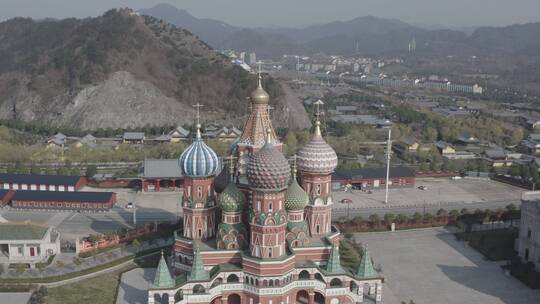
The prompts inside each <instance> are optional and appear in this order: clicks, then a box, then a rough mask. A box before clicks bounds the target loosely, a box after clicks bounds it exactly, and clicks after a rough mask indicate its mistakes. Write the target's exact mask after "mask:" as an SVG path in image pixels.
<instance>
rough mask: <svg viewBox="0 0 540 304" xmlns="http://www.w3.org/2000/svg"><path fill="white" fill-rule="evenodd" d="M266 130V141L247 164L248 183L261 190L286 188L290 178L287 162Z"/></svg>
mask: <svg viewBox="0 0 540 304" xmlns="http://www.w3.org/2000/svg"><path fill="white" fill-rule="evenodd" d="M269 134H270V131H268V134H267V138H266V143H265V144H264V146H263V147H262V148H261V149H260V150H259V151H257V153H255V154H253V155H252V156H251V158H250V160H249V163H248V166H247V179H248V182H249V185H250V186H252V187H253V188H256V189H261V190H282V189H285V188H287V184H288V183H289V180H290V178H291V168H290V167H289V162H288V161H287V159H286V158H285V156H284V155H283V153H281V151H279V150H278V149H277V148H276V147H275V146H274V145H272V144H271V143H270V142H269V141H270V140H269V136H270V135H269Z"/></svg>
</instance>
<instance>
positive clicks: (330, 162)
mask: <svg viewBox="0 0 540 304" xmlns="http://www.w3.org/2000/svg"><path fill="white" fill-rule="evenodd" d="M320 125H321V122H320V121H318V120H317V122H316V124H315V134H313V138H312V139H311V141H310V142H309V143H307V144H306V145H305V146H304V147H303V148H302V149H300V151H298V153H297V156H298V168H299V169H300V171H302V172H308V173H319V174H329V173H332V172H333V171H334V169H336V167H337V164H338V158H337V155H336V151H334V149H332V147H330V145H329V144H327V143H326V141H324V138H323V137H322V135H321V126H320Z"/></svg>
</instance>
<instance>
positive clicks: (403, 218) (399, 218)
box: [396, 213, 409, 224]
mask: <svg viewBox="0 0 540 304" xmlns="http://www.w3.org/2000/svg"><path fill="white" fill-rule="evenodd" d="M396 220H397V222H398V223H400V224H406V223H407V221H408V220H409V217H408V216H407V215H406V214H403V213H400V214H398V216H397V217H396Z"/></svg>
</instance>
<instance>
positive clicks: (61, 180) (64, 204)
mask: <svg viewBox="0 0 540 304" xmlns="http://www.w3.org/2000/svg"><path fill="white" fill-rule="evenodd" d="M86 182H87V181H86V178H85V177H81V176H62V175H34V174H10V173H0V186H1V188H2V189H1V190H0V207H2V208H3V207H6V206H10V207H11V208H16V209H34V210H83V211H84V210H86V211H105V210H109V209H110V208H112V207H113V205H114V204H115V203H116V194H115V193H113V192H87V191H79V190H80V189H81V188H82V187H84V186H85V185H86Z"/></svg>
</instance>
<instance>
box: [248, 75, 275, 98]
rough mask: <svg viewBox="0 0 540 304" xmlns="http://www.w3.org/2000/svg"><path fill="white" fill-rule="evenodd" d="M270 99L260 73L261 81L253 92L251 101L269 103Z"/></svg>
mask: <svg viewBox="0 0 540 304" xmlns="http://www.w3.org/2000/svg"><path fill="white" fill-rule="evenodd" d="M269 101H270V95H268V93H266V91H265V90H264V89H263V87H262V84H261V74H260V73H259V83H258V85H257V88H256V89H255V91H253V93H251V102H253V103H254V104H267V103H268V102H269Z"/></svg>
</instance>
